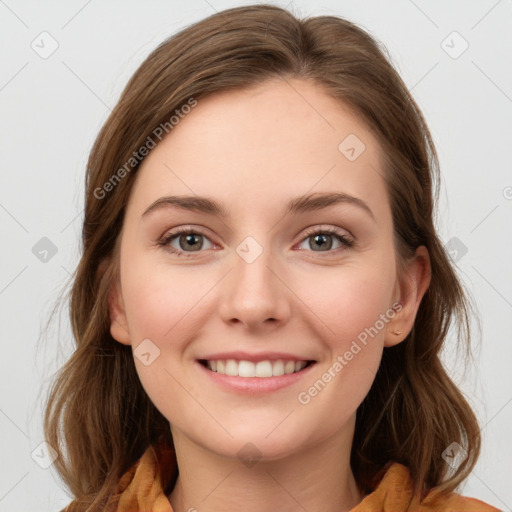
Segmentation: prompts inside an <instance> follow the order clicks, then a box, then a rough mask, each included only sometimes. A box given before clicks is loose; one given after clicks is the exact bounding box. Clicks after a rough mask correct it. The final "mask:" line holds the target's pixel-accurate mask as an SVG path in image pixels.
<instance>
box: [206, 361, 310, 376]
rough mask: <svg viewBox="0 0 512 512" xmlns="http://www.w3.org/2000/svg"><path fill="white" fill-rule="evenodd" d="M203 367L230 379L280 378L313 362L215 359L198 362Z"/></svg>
mask: <svg viewBox="0 0 512 512" xmlns="http://www.w3.org/2000/svg"><path fill="white" fill-rule="evenodd" d="M199 362H200V363H201V364H202V365H203V366H205V367H206V368H208V369H209V370H211V371H212V372H216V373H219V374H221V375H229V376H232V377H246V378H249V377H262V378H269V377H280V376H281V375H289V374H292V373H297V372H300V371H301V370H303V369H304V368H306V366H309V365H310V364H312V363H313V361H286V360H283V359H277V360H275V361H270V360H266V361H258V362H253V361H245V360H236V359H217V360H206V359H202V360H200V361H199Z"/></svg>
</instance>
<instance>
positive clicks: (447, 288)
mask: <svg viewBox="0 0 512 512" xmlns="http://www.w3.org/2000/svg"><path fill="white" fill-rule="evenodd" d="M279 77H280V78H282V79H285V80H286V79H287V78H291V77H294V78H302V79H308V80H312V81H313V82H314V83H316V84H318V86H320V87H322V88H323V90H325V91H326V92H327V93H328V94H329V95H331V96H332V97H333V98H335V99H338V100H339V101H341V102H343V104H344V105H347V106H349V107H350V108H352V109H353V110H354V112H356V113H357V115H358V116H359V117H360V119H362V120H363V121H365V122H366V123H367V125H368V126H369V128H370V129H371V130H372V131H373V133H374V134H375V135H376V137H377V138H378V140H379V142H380V144H381V148H382V154H383V155H385V169H384V178H385V180H386V184H387V189H388V193H389V197H390V201H391V208H392V215H393V221H394V236H395V246H396V251H397V254H398V257H399V259H400V260H401V261H405V260H406V258H407V257H409V256H410V255H411V254H413V253H414V250H415V249H416V248H417V247H418V246H420V245H424V246H426V247H427V249H428V251H429V255H430V261H431V282H430V286H429V288H428V290H427V292H426V294H425V296H424V297H423V300H422V302H421V304H420V307H419V311H418V314H417V316H416V319H415V324H414V327H413V329H412V331H411V332H410V334H409V335H408V337H407V339H406V340H404V341H403V342H402V343H399V344H398V345H396V346H394V347H392V348H391V347H390V348H386V349H384V354H383V358H382V363H381V365H380V368H379V370H378V373H377V375H376V378H375V382H374V384H373V386H372V388H371V390H370V391H369V393H368V395H367V396H366V398H365V399H364V401H363V403H362V404H361V405H360V407H359V408H358V411H357V419H356V428H355V437H354V441H353V446H352V455H351V466H352V470H353V472H354V476H355V478H356V481H357V482H358V484H359V486H360V488H361V489H362V490H364V491H365V492H370V491H371V490H373V487H374V485H375V483H376V482H377V480H378V478H379V477H380V476H381V475H382V473H383V471H384V470H385V469H386V467H387V465H388V463H389V462H390V461H397V462H400V463H403V464H404V465H406V466H408V467H409V469H410V471H411V476H412V479H413V482H414V492H415V493H416V492H417V491H418V490H419V491H421V493H422V494H423V493H424V492H425V491H426V490H428V489H432V488H434V487H435V488H436V492H437V491H438V492H440V493H442V494H444V493H448V492H451V491H453V490H455V489H456V488H457V486H458V485H459V484H460V483H461V482H462V480H464V479H465V478H466V477H467V476H468V475H469V473H470V472H471V470H472V468H473V467H474V465H475V463H476V460H477V457H478V455H479V451H480V433H479V427H478V423H477V420H476V418H475V415H474V413H473V411H472V409H471V407H470V406H469V404H468V403H467V402H466V400H465V398H464V397H463V395H462V393H461V392H460V391H459V389H458V388H457V386H456V385H455V384H454V383H453V382H452V380H451V379H450V377H449V376H448V375H447V373H446V371H445V369H444V368H443V366H442V364H441V361H440V352H441V349H442V347H443V343H444V341H445V339H446V337H447V334H448V330H449V328H450V327H451V326H452V325H455V326H457V327H458V329H457V331H456V332H457V340H459V341H460V343H461V344H462V345H464V346H466V347H468V348H469V345H470V339H469V334H470V333H469V321H468V313H469V307H470V303H469V302H468V299H467V297H466V295H465V292H464V289H463V288H462V285H461V283H460V281H459V279H458V277H457V275H456V273H455V271H454V269H453V266H452V263H451V261H450V258H449V257H448V255H447V253H446V251H445V249H444V247H443V245H442V244H441V242H440V240H439V238H438V236H437V234H436V230H435V227H434V207H435V205H436V201H437V196H438V188H439V185H438V183H439V181H438V159H437V155H436V151H435V148H434V145H433V142H432V139H431V136H430V133H429V130H428V128H427V125H426V123H425V120H424V118H423V116H422V114H421V112H420V110H419V108H418V106H417V105H416V103H415V101H414V99H413V98H412V96H411V94H410V93H409V92H408V91H407V88H406V86H405V85H404V83H403V81H402V80H401V78H400V77H399V75H398V73H397V72H396V71H395V69H394V68H393V66H392V65H391V63H390V61H389V58H388V57H387V54H386V52H385V50H384V49H383V48H381V47H380V45H379V44H378V43H377V42H376V41H375V40H374V39H373V38H372V37H371V36H370V35H369V34H368V33H367V32H366V31H364V30H362V29H361V28H359V27H357V26H356V25H354V24H353V23H350V22H348V21H346V20H344V19H341V18H339V17H334V16H319V17H312V18H309V19H308V18H305V19H298V18H297V17H296V16H294V15H293V14H292V13H290V12H289V11H287V10H284V9H281V8H278V7H275V6H271V5H252V6H246V7H239V8H233V9H228V10H225V11H222V12H219V13H217V14H214V15H213V16H210V17H208V18H206V19H204V20H202V21H200V22H198V23H195V24H193V25H191V26H189V27H187V28H186V29H184V30H183V31H181V32H179V33H178V34H176V35H174V36H172V37H170V38H169V39H167V40H165V41H164V42H163V43H161V44H160V45H159V46H158V47H157V48H156V49H155V50H154V51H153V52H152V53H151V54H150V55H149V56H148V57H147V58H146V60H145V61H144V62H143V63H142V64H141V65H140V67H139V68H138V69H137V71H136V72H135V74H134V75H133V76H132V78H131V79H130V80H129V82H128V84H127V85H126V87H125V89H124V91H123V93H122V95H121V97H120V99H119V101H118V103H117V105H116V106H115V108H114V109H113V111H112V113H111V114H110V116H109V117H108V119H107V121H106V122H105V124H104V125H103V127H102V129H101V131H100V133H99V135H98V137H97V139H96V141H95V143H94V146H93V148H92V151H91V153H90V157H89V160H88V164H87V174H86V187H85V189H86V190H85V218H84V223H83V231H82V256H81V260H80V262H79V265H78V267H77V269H76V272H75V275H74V281H73V285H72V289H71V294H70V295H71V300H70V315H71V324H72V328H73V334H74V337H75V340H76V349H75V351H74V353H73V355H72V357H71V358H70V359H69V361H68V362H67V363H66V364H65V365H64V366H63V368H61V370H60V371H59V372H58V375H57V376H56V379H55V381H54V383H53V386H52V388H51V390H50V393H49V398H48V403H47V406H46V413H45V421H44V428H45V436H46V440H47V442H48V443H49V444H50V445H51V446H52V447H53V448H54V449H55V450H56V451H57V453H58V454H59V457H58V459H57V460H56V462H55V466H56V468H57V470H58V472H59V473H60V475H61V477H62V478H63V480H64V482H65V484H66V485H67V486H68V487H69V489H70V491H71V493H72V494H73V495H74V496H75V498H76V503H77V505H76V508H74V509H73V510H84V511H85V510H87V511H96V510H98V511H99V510H103V507H104V506H105V504H106V503H107V501H108V499H109V497H111V496H112V493H113V491H114V489H115V486H116V484H117V482H118V480H119V478H120V476H121V475H122V474H123V473H124V472H125V471H126V470H127V469H128V468H129V467H130V466H131V465H132V464H133V463H134V462H135V461H137V459H138V458H139V457H140V456H141V455H142V453H143V452H144V451H145V450H146V448H147V447H148V446H149V445H150V444H152V443H155V442H156V440H157V438H162V436H163V438H164V439H165V442H166V443H167V444H168V445H169V446H172V438H171V433H170V429H169V424H168V421H167V420H166V419H165V418H164V417H163V415H162V414H161V413H160V412H159V411H158V410H157V409H156V408H155V406H154V405H153V404H152V402H151V401H150V399H149V398H148V396H147V394H146V393H145V391H144V390H143V388H142V386H141V384H140V381H139V378H138V375H137V373H136V370H135V365H134V361H133V355H132V351H131V347H129V346H125V345H122V344H120V343H118V342H116V341H115V340H114V339H113V338H112V336H111V334H110V318H109V307H108V293H109V290H110V288H111V286H112V285H113V283H114V281H115V280H116V279H117V278H118V249H119V238H120V237H119V234H120V230H121V227H122V223H123V216H124V211H125V208H126V205H127V202H128V199H129V195H130V191H131V189H132V185H133V183H134V178H135V176H136V172H137V168H138V164H140V162H139V161H137V162H134V161H133V160H132V161H131V160H130V159H131V158H133V155H134V152H137V151H138V150H139V148H141V147H143V146H144V145H146V144H147V141H148V137H150V136H151V135H152V134H154V131H155V129H157V127H159V126H162V125H163V126H168V127H169V119H170V118H171V116H173V115H174V113H175V112H176V110H177V109H180V108H182V106H183V105H186V104H187V103H188V104H190V100H191V98H193V99H194V100H195V101H199V102H200V101H201V98H204V97H205V96H206V95H208V94H212V93H215V92H216V91H226V90H235V89H241V88H244V87H248V86H251V85H256V84H259V83H261V82H263V81H264V80H266V79H270V78H279ZM165 123H167V125H166V124H165ZM153 138H154V136H153ZM127 162H131V163H130V165H129V166H128V167H127V166H126V163H127ZM123 166H124V170H125V172H118V170H120V169H122V168H123ZM114 174H115V175H116V176H117V177H115V176H114ZM107 182H108V183H110V185H109V186H106V183H107ZM453 442H457V443H459V444H460V445H461V446H463V447H464V448H465V450H466V451H467V454H468V455H467V458H466V459H465V460H464V461H462V463H461V464H460V465H459V466H458V467H457V468H456V470H454V471H450V467H449V466H448V465H447V463H446V462H445V461H444V460H443V458H442V456H441V454H442V452H443V451H444V450H445V449H446V448H447V447H448V446H449V445H450V444H451V443H453Z"/></svg>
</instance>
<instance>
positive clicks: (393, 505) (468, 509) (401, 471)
mask: <svg viewBox="0 0 512 512" xmlns="http://www.w3.org/2000/svg"><path fill="white" fill-rule="evenodd" d="M385 469H386V470H385V473H384V475H383V477H382V478H381V479H380V482H379V483H378V485H377V486H376V488H375V490H374V491H373V492H372V493H371V494H369V495H368V496H366V497H365V498H364V499H363V501H362V502H361V503H360V504H359V505H358V506H357V507H356V508H354V509H352V511H351V512H376V511H379V512H500V509H497V508H495V507H493V506H491V505H488V504H487V503H484V502H483V501H480V500H478V499H476V498H470V497H466V496H462V495H460V494H458V493H455V492H454V493H451V494H448V495H439V494H436V493H433V492H430V493H428V494H427V495H426V496H424V497H423V499H421V500H420V498H419V496H416V497H413V496H412V480H411V477H410V473H409V469H408V468H407V467H406V466H403V465H402V464H399V463H396V462H395V463H392V464H389V465H388V466H387V467H386V468H385Z"/></svg>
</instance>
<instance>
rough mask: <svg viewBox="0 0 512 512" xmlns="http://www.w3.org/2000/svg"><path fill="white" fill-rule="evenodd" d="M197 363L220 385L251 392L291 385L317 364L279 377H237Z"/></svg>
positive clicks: (229, 388) (268, 390) (197, 362)
mask: <svg viewBox="0 0 512 512" xmlns="http://www.w3.org/2000/svg"><path fill="white" fill-rule="evenodd" d="M196 364H197V365H198V366H199V368H200V370H201V371H203V372H205V373H206V374H207V375H208V377H209V378H210V379H212V381H213V382H215V383H216V384H218V385H219V386H222V387H223V388H225V389H227V390H229V391H237V392H241V393H249V394H259V393H269V392H271V391H277V390H278V389H281V388H284V387H286V386H291V385H292V384H294V383H295V382H298V381H299V380H300V379H302V377H305V376H306V375H309V373H310V370H311V369H312V368H313V367H314V366H315V363H313V364H310V365H309V366H306V367H305V368H303V369H302V370H300V371H298V372H295V373H288V374H285V375H280V376H278V377H235V376H232V375H224V374H222V373H217V372H214V371H212V370H209V369H208V368H206V367H205V366H203V365H202V364H201V363H200V362H199V361H196Z"/></svg>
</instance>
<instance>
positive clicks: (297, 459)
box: [169, 418, 364, 512]
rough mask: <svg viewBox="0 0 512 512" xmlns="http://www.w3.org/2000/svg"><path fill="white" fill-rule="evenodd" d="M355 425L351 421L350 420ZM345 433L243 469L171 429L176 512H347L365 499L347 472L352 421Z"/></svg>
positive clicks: (351, 475)
mask: <svg viewBox="0 0 512 512" xmlns="http://www.w3.org/2000/svg"><path fill="white" fill-rule="evenodd" d="M354 420H355V418H354ZM345 427H346V430H343V431H341V432H339V433H337V434H336V435H335V436H333V437H331V438H328V439H326V440H324V441H323V442H322V443H320V444H316V445H314V446H312V447H310V448H306V449H304V450H302V451H300V452H295V453H293V454H292V455H289V456H287V457H285V458H282V459H279V460H270V461H269V460H263V459H260V460H258V461H257V462H256V461H253V464H252V465H251V464H250V463H247V464H244V463H242V462H241V461H240V460H238V459H233V458H228V457H224V456H222V455H219V454H217V453H214V452H212V451H210V450H208V449H206V448H204V447H203V446H199V445H197V444H196V443H194V442H193V441H192V440H190V439H189V438H187V437H186V436H185V435H184V434H183V433H182V432H180V431H178V430H175V429H173V438H174V446H175V449H176V458H177V462H178V467H179V476H178V479H177V481H176V485H175V486H174V489H173V491H172V492H171V494H170V495H169V501H170V503H171V506H172V509H173V511H174V512H194V511H196V512H218V511H219V510H222V511H223V512H231V511H239V510H244V512H265V511H272V512H273V511H275V510H281V511H283V512H288V511H289V512H296V511H297V510H307V511H308V512H316V511H318V512H320V511H321V512H349V511H350V510H352V509H353V508H354V507H355V506H356V505H358V504H359V503H360V502H361V500H362V499H363V497H364V496H363V494H362V493H361V492H360V490H359V489H358V486H357V484H356V481H355V479H354V476H353V474H352V470H351V468H350V449H351V445H352V437H353V431H354V422H353V421H352V422H349V425H345Z"/></svg>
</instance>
